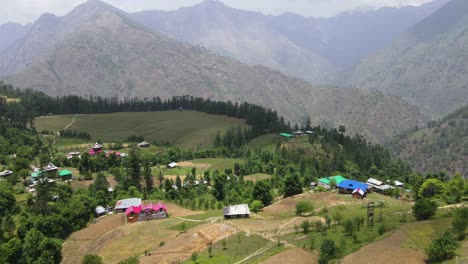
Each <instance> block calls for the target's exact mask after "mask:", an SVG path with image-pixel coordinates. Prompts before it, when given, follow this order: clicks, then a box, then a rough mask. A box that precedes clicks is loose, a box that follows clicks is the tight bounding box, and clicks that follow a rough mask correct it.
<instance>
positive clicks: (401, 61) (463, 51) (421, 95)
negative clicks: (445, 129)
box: [344, 0, 468, 118]
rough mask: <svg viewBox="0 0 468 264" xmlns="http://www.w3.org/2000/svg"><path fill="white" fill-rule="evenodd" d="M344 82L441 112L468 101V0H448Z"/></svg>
mask: <svg viewBox="0 0 468 264" xmlns="http://www.w3.org/2000/svg"><path fill="white" fill-rule="evenodd" d="M344 83H345V84H347V85H350V86H356V87H360V88H364V89H368V90H374V89H375V90H379V91H382V92H384V93H388V94H393V95H396V96H399V97H402V98H404V99H405V100H407V101H408V102H410V103H412V104H414V105H417V106H418V107H419V108H420V109H421V110H422V112H423V113H425V114H427V115H428V116H430V117H435V118H437V117H440V116H443V115H446V114H448V113H450V112H453V111H455V110H456V109H458V108H460V107H462V106H464V105H466V104H467V103H468V2H467V1H464V0H452V1H450V2H448V3H447V4H446V5H444V6H443V7H442V8H441V9H439V10H438V11H437V12H435V13H434V14H433V15H431V16H429V17H427V18H426V19H424V20H423V21H421V22H420V23H418V24H417V25H415V26H414V27H413V28H412V29H411V30H410V31H408V32H407V33H406V34H405V35H404V36H402V37H401V38H399V39H398V40H396V41H395V42H394V43H393V44H392V45H390V46H389V47H386V48H384V49H382V50H380V51H378V52H376V53H375V54H373V55H372V56H369V57H368V58H366V59H365V60H363V61H362V62H361V63H359V64H358V65H356V66H355V67H354V68H353V69H352V70H351V71H349V72H348V74H347V76H346V78H345V81H344Z"/></svg>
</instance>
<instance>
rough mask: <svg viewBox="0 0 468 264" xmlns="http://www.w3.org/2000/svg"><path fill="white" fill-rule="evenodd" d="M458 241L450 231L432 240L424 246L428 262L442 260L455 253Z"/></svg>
mask: <svg viewBox="0 0 468 264" xmlns="http://www.w3.org/2000/svg"><path fill="white" fill-rule="evenodd" d="M457 247H458V243H457V241H456V240H455V238H454V237H453V235H452V233H450V232H445V233H444V234H443V235H442V236H441V237H440V238H438V239H436V240H434V241H432V243H431V244H429V246H428V247H427V248H426V254H427V256H428V258H429V261H430V262H436V263H438V262H442V261H444V260H447V259H449V258H451V257H453V256H454V255H455V250H456V249H457Z"/></svg>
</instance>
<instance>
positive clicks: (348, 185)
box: [338, 180, 369, 191]
mask: <svg viewBox="0 0 468 264" xmlns="http://www.w3.org/2000/svg"><path fill="white" fill-rule="evenodd" d="M338 188H344V189H349V190H355V189H361V190H363V191H367V189H368V188H369V186H368V185H367V184H365V183H363V182H359V181H355V180H345V181H342V182H341V183H340V184H338Z"/></svg>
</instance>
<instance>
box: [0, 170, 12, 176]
mask: <svg viewBox="0 0 468 264" xmlns="http://www.w3.org/2000/svg"><path fill="white" fill-rule="evenodd" d="M11 174H13V172H12V171H10V170H5V171H2V172H0V176H8V175H11Z"/></svg>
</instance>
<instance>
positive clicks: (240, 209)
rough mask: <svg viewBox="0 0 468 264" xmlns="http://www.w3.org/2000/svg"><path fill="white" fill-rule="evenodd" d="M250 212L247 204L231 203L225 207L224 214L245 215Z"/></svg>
mask: <svg viewBox="0 0 468 264" xmlns="http://www.w3.org/2000/svg"><path fill="white" fill-rule="evenodd" d="M245 214H250V209H249V206H248V205H247V204H238V205H230V206H225V207H224V215H228V216H229V215H245Z"/></svg>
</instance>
